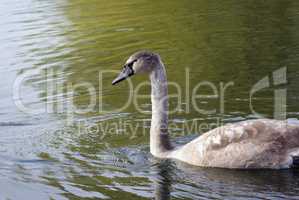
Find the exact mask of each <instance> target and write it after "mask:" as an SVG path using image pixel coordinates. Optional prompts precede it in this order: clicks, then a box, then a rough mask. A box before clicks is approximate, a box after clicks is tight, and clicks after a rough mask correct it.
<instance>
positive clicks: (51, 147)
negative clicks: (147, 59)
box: [0, 0, 299, 200]
mask: <svg viewBox="0 0 299 200" xmlns="http://www.w3.org/2000/svg"><path fill="white" fill-rule="evenodd" d="M0 11H1V12H0V17H1V21H0V36H1V37H0V41H1V46H0V50H1V53H0V95H1V99H0V127H1V129H0V130H1V131H0V163H1V165H0V175H1V178H0V199H1V200H2V199H109V198H110V199H152V198H156V199H170V198H171V199H299V195H298V194H299V171H298V170H283V171H266V170H264V171H238V170H223V169H203V168H195V167H191V166H187V165H184V164H182V163H177V162H173V161H159V160H157V159H155V158H153V157H152V156H151V155H150V154H149V145H148V143H149V135H148V132H149V120H150V101H149V99H148V98H140V99H138V106H139V107H138V108H140V109H141V110H142V111H143V112H140V111H139V110H138V109H137V108H136V106H135V105H134V104H133V103H132V102H130V103H129V104H128V106H127V107H126V108H124V109H121V110H120V109H119V108H121V107H122V106H124V104H125V102H126V101H127V99H128V98H129V97H130V95H131V94H134V93H133V92H132V90H129V85H128V84H127V83H123V84H121V85H119V86H118V87H112V86H111V81H112V79H113V78H114V76H115V75H116V74H115V73H113V72H111V71H109V70H119V69H120V68H121V66H122V64H123V63H124V61H125V59H126V58H127V57H128V56H129V55H130V54H131V53H133V52H135V51H137V50H140V49H149V50H153V51H156V52H159V53H160V55H161V57H162V58H163V61H164V63H165V65H166V66H167V75H168V80H169V81H170V82H172V84H170V86H169V87H170V94H177V92H178V90H177V87H175V85H174V84H177V85H179V87H180V88H181V90H180V91H181V92H182V94H181V95H179V96H182V97H183V98H182V99H181V101H179V100H178V99H177V98H175V97H172V98H170V108H171V109H172V110H173V112H172V113H171V114H170V123H171V127H170V128H169V129H170V132H171V134H172V136H173V138H175V139H174V140H175V141H176V144H178V145H179V144H181V143H182V144H183V143H185V142H188V141H190V140H191V139H193V138H194V137H196V136H198V135H199V134H201V133H202V132H203V131H205V130H208V129H210V128H213V126H215V124H216V125H221V124H225V123H228V122H235V121H241V120H245V119H251V118H257V117H259V116H258V115H257V113H260V114H262V115H263V116H264V117H269V118H272V117H281V115H276V114H275V113H276V110H275V109H276V107H275V105H276V104H275V102H276V99H275V98H276V97H275V94H278V93H279V92H278V93H275V92H277V91H279V90H281V91H285V90H287V96H286V106H285V105H284V104H282V106H280V107H279V109H282V110H284V109H285V110H286V117H287V118H299V104H298V99H299V97H298V94H299V87H298V84H299V40H298V38H299V2H297V1H293V0H271V1H270V0H265V1H258V0H254V1H237V0H228V1H210V0H209V1H208V0H207V1H204V0H196V1H195V0H194V1H193V0H189V1H186V0H173V1H156V0H155V1H147V0H138V1H137V0H129V1H105V0H89V1H85V0H43V1H40V0H2V2H1V6H0ZM277 70H282V71H280V72H286V73H285V75H286V77H287V79H286V80H287V82H284V81H283V82H282V83H281V82H277V81H276V79H275V77H274V78H273V76H274V75H275V71H276V72H277ZM273 72H274V75H273ZM283 74H284V73H283ZM265 77H269V79H266V83H269V85H268V86H267V87H265V88H264V89H263V90H260V91H259V92H257V93H256V94H255V95H254V98H253V102H252V104H253V107H254V110H255V112H256V113H253V112H252V110H251V109H250V98H249V97H250V91H251V89H252V88H254V86H255V84H256V83H257V82H258V81H260V80H262V79H263V78H265ZM22 78H24V81H22ZM278 79H279V78H278ZM144 80H145V77H135V78H134V80H133V85H134V86H136V85H137V84H138V83H139V82H140V81H144ZM267 80H269V81H268V82H267ZM279 80H283V79H279ZM202 81H206V83H207V82H208V83H209V84H212V85H213V86H214V87H215V88H216V91H217V92H219V93H218V97H217V98H210V99H201V100H199V99H197V100H196V102H197V104H196V105H197V106H198V107H200V108H202V109H205V110H210V111H211V110H213V111H214V112H213V113H205V114H204V113H200V112H198V110H196V109H195V107H194V105H193V104H192V91H193V89H194V88H195V87H196V86H197V85H198V83H200V82H202ZM230 82H232V83H233V85H231V86H229V87H228V88H227V90H226V92H225V95H224V98H223V100H221V99H220V97H219V96H220V94H221V93H220V88H221V84H223V85H225V84H228V83H230ZM80 84H81V85H80ZM75 86H77V87H75ZM87 86H88V88H91V89H90V91H88V90H87V89H86V87H87ZM70 88H73V89H74V88H76V90H75V92H74V93H72V91H73V90H71V89H70ZM200 89H201V90H200V92H201V94H211V88H210V87H204V86H203V87H201V88H200ZM140 91H141V93H142V94H148V92H149V87H148V86H144V87H142V88H141V89H140ZM91 94H92V95H93V96H96V97H97V98H96V100H95V104H93V107H92V109H91V110H90V111H89V112H84V113H78V112H77V113H75V110H76V109H75V108H74V106H75V107H76V108H81V109H83V108H86V105H88V103H90V99H91V98H90V96H91ZM212 94H213V93H212ZM279 94H284V93H279ZM221 102H223V104H222V103H221ZM22 105H24V106H25V107H24V108H23V109H22ZM26 108H27V109H26ZM214 109H215V110H214ZM282 114H283V113H282ZM193 122H197V124H200V125H204V126H200V127H197V126H195V127H192V124H193ZM190 127H191V128H190Z"/></svg>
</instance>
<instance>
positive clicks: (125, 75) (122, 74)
mask: <svg viewBox="0 0 299 200" xmlns="http://www.w3.org/2000/svg"><path fill="white" fill-rule="evenodd" d="M132 75H134V71H133V69H132V68H131V67H129V66H125V67H124V69H123V70H122V71H121V72H120V74H119V75H118V76H117V77H116V79H114V80H113V81H112V85H115V84H116V83H118V82H121V81H123V80H125V79H127V78H128V77H130V76H132Z"/></svg>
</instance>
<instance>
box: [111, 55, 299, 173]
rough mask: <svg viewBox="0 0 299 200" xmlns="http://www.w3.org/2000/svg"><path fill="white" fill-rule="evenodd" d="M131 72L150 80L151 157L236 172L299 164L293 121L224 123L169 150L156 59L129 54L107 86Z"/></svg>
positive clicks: (298, 135)
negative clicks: (145, 76)
mask: <svg viewBox="0 0 299 200" xmlns="http://www.w3.org/2000/svg"><path fill="white" fill-rule="evenodd" d="M134 74H149V77H150V80H151V101H152V120H151V129H150V151H151V153H152V154H153V155H154V156H155V157H158V158H172V159H176V160H180V161H183V162H186V163H188V164H191V165H195V166H201V167H219V168H237V169H251V168H271V169H284V168H290V167H293V166H294V165H295V164H298V158H299V121H298V120H295V121H293V122H290V121H287V120H285V121H280V120H270V119H256V120H247V121H243V122H239V123H234V124H227V125H225V126H222V127H218V128H216V129H213V130H211V131H209V132H207V133H205V134H203V135H201V136H199V137H198V138H196V139H194V140H192V141H191V142H189V143H187V144H185V145H183V146H181V147H178V148H174V147H173V146H172V145H171V143H170V139H169V134H168V131H167V127H168V114H167V112H168V96H167V95H168V93H167V78H166V72H165V67H164V64H163V63H162V61H161V59H160V56H159V55H158V54H155V53H151V52H146V51H141V52H137V53H135V54H133V55H132V56H131V57H129V59H128V60H127V62H126V64H125V66H124V69H123V71H122V72H121V73H120V74H119V76H118V77H117V78H116V79H115V80H114V81H113V82H112V84H113V85H114V84H116V83H118V82H120V81H122V80H124V79H126V78H127V77H129V76H132V75H134ZM295 161H296V162H297V163H295Z"/></svg>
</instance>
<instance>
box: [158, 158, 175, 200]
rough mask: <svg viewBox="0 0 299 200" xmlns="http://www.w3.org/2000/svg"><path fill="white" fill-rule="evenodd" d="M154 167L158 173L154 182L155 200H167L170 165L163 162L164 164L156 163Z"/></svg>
mask: <svg viewBox="0 0 299 200" xmlns="http://www.w3.org/2000/svg"><path fill="white" fill-rule="evenodd" d="M154 167H156V169H155V171H157V172H158V174H157V177H156V180H155V187H156V188H155V200H168V199H170V192H171V191H170V190H171V184H172V177H171V173H172V170H173V168H172V164H171V163H169V161H168V160H165V162H161V163H157V164H156V165H155V166H154Z"/></svg>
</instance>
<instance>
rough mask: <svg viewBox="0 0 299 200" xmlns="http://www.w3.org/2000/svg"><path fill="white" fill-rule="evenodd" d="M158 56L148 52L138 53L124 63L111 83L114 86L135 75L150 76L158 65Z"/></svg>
mask: <svg viewBox="0 0 299 200" xmlns="http://www.w3.org/2000/svg"><path fill="white" fill-rule="evenodd" d="M159 60H160V56H159V55H158V54H155V53H152V52H149V51H139V52H136V53H134V54H133V55H131V56H130V57H129V58H128V60H127V61H126V63H125V65H124V67H123V69H122V71H121V72H120V74H119V75H118V76H117V77H116V78H115V79H114V80H113V81H112V85H115V84H117V83H119V82H121V81H123V80H125V79H127V78H128V77H130V76H132V75H135V74H150V73H151V72H152V71H153V69H154V68H155V67H156V66H157V64H158V63H159Z"/></svg>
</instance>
